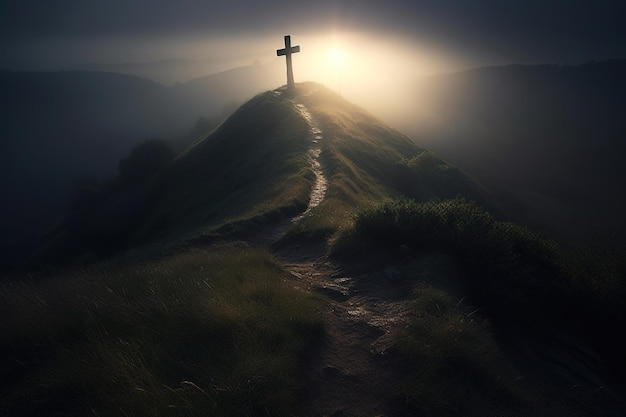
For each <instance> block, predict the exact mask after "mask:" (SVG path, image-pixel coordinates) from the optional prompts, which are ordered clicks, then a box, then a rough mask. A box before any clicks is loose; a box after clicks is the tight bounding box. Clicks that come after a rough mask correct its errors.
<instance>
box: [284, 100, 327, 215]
mask: <svg viewBox="0 0 626 417" xmlns="http://www.w3.org/2000/svg"><path fill="white" fill-rule="evenodd" d="M296 108H297V109H298V110H299V111H300V114H301V115H302V117H303V118H304V119H305V120H306V121H307V123H308V124H309V132H310V135H311V144H310V147H309V150H308V152H307V156H308V159H309V163H310V165H311V169H312V170H313V173H314V174H315V184H314V185H313V189H312V190H311V195H310V199H309V206H308V207H307V209H306V210H305V211H304V212H303V213H302V214H300V215H299V216H296V217H294V218H293V219H291V221H292V223H296V222H298V221H300V220H301V219H303V218H304V217H306V216H307V215H308V214H309V213H310V212H311V210H312V209H313V208H315V207H317V206H319V205H320V203H321V202H322V200H324V196H325V195H326V190H327V188H328V180H327V179H326V176H325V175H324V171H323V170H322V164H321V163H320V161H319V159H320V155H321V154H322V144H321V143H320V141H321V140H322V139H323V136H322V130H321V129H320V128H319V127H318V126H317V125H316V124H315V123H314V122H313V117H312V116H311V113H309V111H308V110H307V108H306V107H305V106H304V104H296Z"/></svg>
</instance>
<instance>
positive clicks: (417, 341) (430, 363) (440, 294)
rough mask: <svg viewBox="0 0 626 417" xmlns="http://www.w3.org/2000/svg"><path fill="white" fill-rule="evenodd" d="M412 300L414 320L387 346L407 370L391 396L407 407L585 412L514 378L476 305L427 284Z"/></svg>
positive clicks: (478, 416)
mask: <svg viewBox="0 0 626 417" xmlns="http://www.w3.org/2000/svg"><path fill="white" fill-rule="evenodd" d="M414 297H415V298H414V300H413V301H412V302H411V303H410V306H409V307H410V310H411V312H412V320H411V322H410V323H409V325H408V326H407V327H406V328H405V329H404V330H403V331H402V332H401V333H400V334H399V335H397V337H396V339H395V343H394V345H393V346H392V347H391V348H390V354H392V355H395V356H396V357H397V358H399V363H400V366H401V367H402V369H403V372H404V377H402V378H401V379H400V380H399V381H397V382H396V383H395V384H394V387H393V390H394V394H393V395H394V396H395V398H396V401H397V402H398V403H400V404H402V405H403V407H405V408H406V409H407V410H410V412H413V413H416V414H417V415H425V416H438V417H452V416H464V417H465V416H467V417H482V416H519V417H522V416H529V415H532V416H546V417H547V416H563V417H565V416H569V417H571V416H586V415H588V414H587V411H584V410H583V409H581V407H579V405H578V404H576V403H575V402H568V401H566V400H564V399H562V398H558V397H552V396H550V395H546V393H545V392H544V393H542V392H540V391H539V389H538V387H535V386H532V385H529V382H527V381H526V380H525V379H523V378H522V377H521V376H519V375H518V373H517V372H516V370H515V368H514V367H513V365H512V364H511V363H510V362H509V361H508V360H507V359H506V357H505V356H504V355H503V354H502V352H501V349H500V346H499V344H498V342H497V341H496V338H495V337H494V334H493V332H492V329H491V327H490V325H489V322H488V321H487V320H486V319H485V318H483V317H481V316H480V314H476V311H477V310H476V307H470V306H469V305H467V304H466V303H465V302H464V300H463V299H458V298H456V297H454V296H452V295H451V294H450V293H449V292H448V291H446V290H443V289H440V288H437V287H435V286H432V285H428V284H420V285H418V286H417V287H416V289H415V294H414Z"/></svg>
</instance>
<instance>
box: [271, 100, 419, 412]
mask: <svg viewBox="0 0 626 417" xmlns="http://www.w3.org/2000/svg"><path fill="white" fill-rule="evenodd" d="M295 104H296V107H297V108H298V110H299V111H300V113H301V115H302V117H303V118H304V119H306V120H307V122H308V123H309V126H310V130H309V131H310V135H311V145H310V148H309V151H308V157H309V162H310V164H311V169H312V170H313V172H314V173H315V177H316V180H315V184H314V186H313V188H312V190H311V197H310V202H309V206H308V207H307V209H306V210H305V211H304V212H303V213H302V214H300V215H298V216H296V217H294V218H292V219H290V220H289V221H285V222H282V223H281V224H280V225H277V227H276V228H274V229H273V231H269V230H268V231H267V233H266V234H265V236H264V237H263V238H262V239H260V240H261V241H262V242H263V243H264V244H265V245H267V246H269V247H272V246H273V244H274V243H276V242H277V241H278V240H279V239H280V238H281V237H282V236H283V235H284V233H285V232H286V231H287V230H288V228H289V227H290V226H291V225H293V224H294V223H296V222H298V221H300V220H301V219H303V218H304V217H306V216H307V215H308V214H309V212H310V211H311V209H313V208H314V207H316V206H317V205H319V204H320V203H321V202H322V201H323V199H324V196H325V193H326V189H327V187H328V181H327V179H326V176H325V175H324V170H323V166H322V165H321V164H320V161H319V157H320V154H321V152H322V141H323V132H322V130H321V129H320V128H319V127H318V126H317V125H316V124H315V121H314V119H313V117H312V116H311V114H310V113H309V111H308V110H307V108H306V107H305V106H304V105H303V104H299V103H295ZM322 246H323V244H319V246H315V247H311V246H309V247H300V246H298V247H295V248H294V247H284V246H283V247H282V249H275V250H274V253H275V255H276V257H277V258H278V259H279V260H280V261H281V262H283V264H284V266H285V268H286V269H287V270H288V271H289V272H290V273H291V275H292V277H293V285H294V287H296V288H298V289H300V290H302V291H307V292H317V293H320V294H322V295H324V296H326V297H327V300H328V301H327V303H326V309H325V311H324V313H323V314H324V319H325V323H326V339H325V340H324V342H323V343H322V344H321V345H320V347H319V348H318V350H317V352H316V354H315V355H314V357H313V358H312V360H311V361H310V363H309V364H308V366H307V369H306V377H307V388H308V393H307V396H306V398H305V399H304V401H303V403H302V404H301V409H300V411H299V413H298V416H315V417H320V416H336V417H337V416H346V417H352V416H355V417H356V416H359V417H360V416H383V415H392V414H394V415H395V414H397V413H394V412H393V410H392V409H391V406H390V404H388V403H387V401H386V399H387V398H388V397H389V394H390V393H391V392H390V390H391V387H392V386H393V382H394V381H396V380H397V378H398V377H399V375H398V373H397V371H395V367H393V366H390V361H391V360H390V359H389V358H388V357H387V356H386V355H385V351H386V349H387V348H388V347H389V345H390V343H391V340H392V337H393V335H394V334H395V333H396V332H397V331H398V330H399V329H401V328H402V327H404V326H405V324H406V322H407V319H408V317H407V310H406V308H405V303H406V300H407V297H408V295H409V290H408V289H407V288H403V287H402V286H401V285H400V284H398V283H397V282H395V281H394V282H392V281H391V280H393V278H394V276H393V275H394V273H393V270H387V271H385V270H383V271H374V272H370V273H367V274H364V273H360V274H354V273H346V272H344V271H343V270H342V267H341V266H339V265H336V264H333V263H332V262H331V261H330V260H329V259H328V257H327V256H326V255H325V247H322Z"/></svg>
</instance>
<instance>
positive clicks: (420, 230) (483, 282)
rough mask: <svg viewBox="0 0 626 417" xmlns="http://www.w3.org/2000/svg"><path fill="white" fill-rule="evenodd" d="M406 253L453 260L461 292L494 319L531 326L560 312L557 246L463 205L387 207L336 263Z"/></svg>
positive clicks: (347, 239) (358, 231) (366, 214)
mask: <svg viewBox="0 0 626 417" xmlns="http://www.w3.org/2000/svg"><path fill="white" fill-rule="evenodd" d="M401 245H405V246H407V247H408V248H409V249H410V250H412V251H414V252H433V251H440V252H445V253H450V254H451V255H452V256H453V258H454V259H455V261H456V262H457V263H458V264H459V265H460V266H461V268H463V269H464V271H465V272H466V274H465V282H463V283H462V285H463V287H464V290H465V291H467V293H468V294H469V295H471V296H472V298H473V299H474V301H475V302H477V303H479V304H481V305H482V306H483V307H485V308H488V309H491V310H493V312H494V316H496V315H501V314H502V313H506V320H515V321H516V322H518V323H521V322H529V323H531V322H533V321H534V320H535V319H536V318H537V317H544V318H545V317H550V316H551V315H554V314H557V312H558V311H559V310H560V309H561V307H563V304H562V303H561V302H559V301H558V298H556V299H555V297H556V295H557V294H558V293H560V292H564V288H563V283H564V280H565V278H564V277H563V274H562V271H561V269H560V265H559V254H558V252H557V250H556V247H555V246H554V244H553V243H552V242H550V241H548V240H546V239H543V238H542V237H541V236H538V235H535V234H533V233H532V232H530V231H528V230H527V229H525V228H523V227H520V226H517V225H514V224H512V223H505V222H500V221H497V220H495V219H494V217H493V216H492V215H491V214H489V213H488V212H486V211H484V209H482V208H481V207H479V206H478V205H477V204H475V203H472V202H468V201H465V200H463V199H454V200H445V201H434V200H433V201H430V202H428V203H416V202H414V201H411V200H387V201H385V202H383V203H380V204H379V205H378V206H376V207H374V208H371V209H367V210H363V211H361V212H359V213H358V214H357V215H356V218H355V224H354V227H353V228H352V229H350V230H349V231H347V232H346V233H345V234H344V235H343V236H342V237H341V238H340V239H339V240H338V241H337V244H336V245H335V248H334V251H335V253H336V254H337V255H338V256H342V255H343V256H363V255H364V254H366V253H371V252H377V253H378V255H377V256H378V257H381V258H384V257H385V256H387V257H393V256H394V254H396V253H397V252H398V248H399V247H400V246H401ZM396 261H397V260H396ZM500 317H501V318H502V319H503V320H504V316H500Z"/></svg>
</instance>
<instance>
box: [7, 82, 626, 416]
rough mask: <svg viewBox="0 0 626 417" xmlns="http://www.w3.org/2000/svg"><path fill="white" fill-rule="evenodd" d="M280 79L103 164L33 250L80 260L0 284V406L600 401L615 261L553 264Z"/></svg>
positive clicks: (398, 408)
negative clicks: (211, 127)
mask: <svg viewBox="0 0 626 417" xmlns="http://www.w3.org/2000/svg"><path fill="white" fill-rule="evenodd" d="M297 87H298V88H297V89H296V90H295V91H287V90H285V89H283V88H281V89H277V90H274V91H269V92H266V93H263V94H260V95H258V96H257V97H255V98H253V99H252V100H250V101H249V102H248V103H246V104H245V105H244V106H242V107H241V108H240V109H239V110H238V111H237V112H235V113H234V114H233V115H232V116H231V117H230V118H229V119H228V120H227V121H226V122H224V123H223V124H222V125H221V126H220V127H219V128H218V129H217V130H216V131H215V132H214V133H213V134H211V135H210V136H208V137H207V138H205V139H204V140H202V141H201V142H199V143H197V144H196V145H195V146H193V147H191V148H190V149H188V150H187V152H185V153H183V154H181V155H179V156H178V158H176V159H175V160H174V161H173V162H172V163H171V164H170V165H168V166H166V167H165V168H164V169H163V170H161V171H159V172H157V173H155V174H154V175H152V176H150V177H145V178H143V179H140V180H137V181H135V182H128V181H127V182H123V181H118V182H114V183H113V185H111V186H110V188H108V189H106V190H104V191H102V192H101V193H100V195H99V196H98V198H97V199H96V200H95V202H94V203H95V204H92V205H91V206H88V207H87V209H86V210H84V211H82V212H80V213H74V214H73V215H72V216H70V218H69V219H68V221H67V222H66V224H65V227H63V228H61V229H60V230H58V231H57V234H56V235H55V239H54V241H51V245H50V250H51V251H50V252H48V257H47V258H45V257H42V260H43V261H47V262H48V263H49V261H50V260H52V259H59V256H58V255H59V253H60V252H59V251H58V250H57V252H56V254H55V252H54V250H52V249H54V247H55V246H56V248H57V249H58V248H59V246H57V245H58V244H59V242H60V241H61V240H65V244H64V248H65V250H67V252H65V253H64V256H65V263H68V262H76V263H78V262H81V261H82V263H85V262H87V261H94V260H96V261H98V260H99V261H100V262H98V263H96V264H94V265H91V266H90V267H81V268H80V269H79V270H70V271H67V270H60V271H59V272H57V273H56V274H53V275H52V276H49V275H45V274H44V275H39V274H34V275H31V276H30V277H29V278H28V279H26V280H22V281H18V280H17V279H16V278H13V279H11V280H10V281H8V282H6V283H0V297H2V299H3V303H4V304H3V305H5V306H6V307H5V309H6V313H7V314H4V315H3V318H2V321H0V325H1V326H2V327H1V329H2V331H1V332H0V338H2V343H1V344H0V345H1V346H2V353H3V355H2V357H3V358H6V359H5V363H3V364H2V365H3V369H6V370H7V371H8V374H9V376H10V377H9V378H7V379H6V381H5V382H4V383H3V385H2V386H0V389H2V391H3V396H2V397H1V398H2V402H0V410H3V411H4V410H7V411H9V414H17V415H20V414H24V415H29V414H32V415H36V414H37V413H38V412H39V411H41V410H45V409H52V410H55V411H57V412H58V413H59V414H62V413H69V412H70V411H74V412H73V414H89V413H91V414H92V413H94V412H96V413H98V414H100V415H114V414H119V413H120V412H122V413H127V414H134V415H155V414H163V415H170V414H172V415H180V414H186V415H202V414H206V412H207V410H209V412H212V413H215V414H216V415H225V416H226V415H228V416H231V415H232V416H234V415H267V414H271V415H285V416H287V415H305V416H306V415H311V416H319V415H345V416H368V415H397V416H405V415H406V416H409V415H437V416H461V415H463V416H483V415H510V416H523V415H546V416H548V415H550V416H551V415H581V416H583V415H598V412H597V411H603V412H605V414H606V415H611V416H612V415H616V416H617V415H620V414H619V411H620V410H622V409H623V404H622V403H621V401H620V400H619V395H614V393H613V392H612V390H613V387H614V386H619V385H618V384H615V385H614V381H612V380H611V379H608V381H609V382H610V383H611V388H608V385H606V384H605V381H607V380H606V379H605V378H607V377H612V376H615V374H611V372H610V369H608V367H607V366H605V365H604V364H603V363H602V359H604V360H608V361H609V362H610V366H612V367H614V369H623V368H624V366H623V355H621V351H622V349H621V348H622V346H621V345H619V344H617V343H611V344H610V346H607V344H606V343H605V342H604V340H606V337H607V336H608V335H610V334H611V331H613V329H612V326H613V324H612V322H609V321H607V320H606V318H609V317H610V318H612V319H614V320H620V321H623V317H625V316H626V315H625V314H624V311H623V308H621V304H620V301H621V296H620V294H625V293H626V292H625V291H624V285H623V283H620V282H617V280H616V279H615V278H616V277H617V276H618V275H617V274H619V273H620V271H623V268H624V265H623V263H622V265H621V266H620V265H619V264H616V265H608V264H607V265H605V267H606V270H607V271H609V272H610V273H615V274H616V275H615V276H609V275H606V276H605V275H600V276H594V277H591V279H590V277H588V276H587V275H586V274H585V273H584V271H583V273H580V271H578V276H576V274H574V277H572V275H568V273H569V272H570V271H568V270H567V268H566V266H568V265H566V264H565V263H564V261H565V262H567V259H562V258H561V257H560V254H559V252H558V250H557V248H556V247H555V245H554V244H553V243H552V242H550V241H547V240H546V239H544V238H542V237H540V236H537V235H535V234H533V233H531V232H529V231H528V230H526V229H524V228H522V227H519V226H516V225H514V224H511V223H505V222H502V221H499V220H497V219H496V218H495V217H494V216H493V215H492V214H490V213H489V212H487V211H485V207H486V206H489V203H488V201H487V200H486V199H485V198H484V197H483V196H482V195H481V193H480V190H479V189H478V188H477V187H475V186H474V185H473V184H472V182H471V181H470V180H468V179H467V177H465V176H464V175H463V174H462V173H460V172H459V171H458V170H456V169H455V168H453V167H451V166H449V165H448V164H446V163H444V162H443V161H441V160H440V159H438V158H437V157H436V156H435V155H434V154H432V153H431V152H428V151H425V150H423V149H421V148H419V147H418V146H416V145H415V144H413V143H412V142H411V140H410V139H409V138H408V137H406V136H404V135H402V134H400V133H398V132H396V131H394V130H393V129H391V128H389V127H387V126H386V125H384V124H383V123H382V122H380V121H379V120H377V119H376V118H374V117H372V116H371V115H369V114H367V113H366V112H364V111H363V110H362V109H360V108H358V107H356V106H353V105H352V104H350V103H347V102H346V101H345V100H343V99H342V98H341V97H339V96H338V95H336V94H334V93H332V92H330V91H328V90H326V89H325V88H323V87H321V86H319V85H316V84H312V83H306V84H300V85H298V86H297ZM320 179H322V180H320ZM311 190H313V191H311ZM318 192H319V193H318ZM457 196H461V198H456V197H457ZM407 197H410V198H407ZM467 200H475V201H476V200H477V201H479V202H482V205H483V207H480V205H479V204H477V203H474V202H470V201H467ZM313 203H315V204H313ZM77 219H78V220H80V221H77ZM81 222H82V223H81ZM268 236H269V238H268ZM103 238H104V239H103ZM242 240H243V242H242ZM188 244H192V245H193V246H195V248H189V247H188ZM62 246H63V245H62ZM259 246H264V247H261V248H259ZM68 248H69V249H70V250H68ZM172 249H174V250H172ZM267 249H270V250H272V251H273V254H270V253H268V250H267ZM164 250H165V251H166V252H167V253H166V254H165V255H164V254H163V252H164ZM90 252H91V256H89V253H90ZM51 255H54V256H51ZM111 255H116V256H118V258H113V259H112V260H109V261H107V260H104V261H103V258H105V257H108V256H111ZM81 257H82V259H81ZM155 257H157V258H158V259H154V258H155ZM120 260H121V261H123V265H122V266H120V264H119V262H118V261H120ZM44 263H45V262H44ZM620 268H622V269H621V270H620ZM575 272H576V271H575ZM605 278H610V279H612V281H611V280H604V281H603V279H605ZM597 285H600V287H599V289H598V287H597ZM603 319H605V320H603ZM589 345H591V347H590V346H589ZM598 348H608V349H604V350H602V351H601V354H602V355H603V356H602V357H601V358H598V356H597V354H596V352H594V349H598ZM620 361H621V362H620ZM103 375H104V376H105V377H102V376H103ZM5 392H6V393H7V395H4V393H5ZM33 393H35V394H37V395H33ZM28 395H31V396H32V397H34V398H35V399H36V400H34V401H31V402H29V404H28V407H27V408H24V409H23V410H22V411H21V412H19V411H20V407H21V405H22V403H23V399H24V398H26V396H28Z"/></svg>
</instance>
